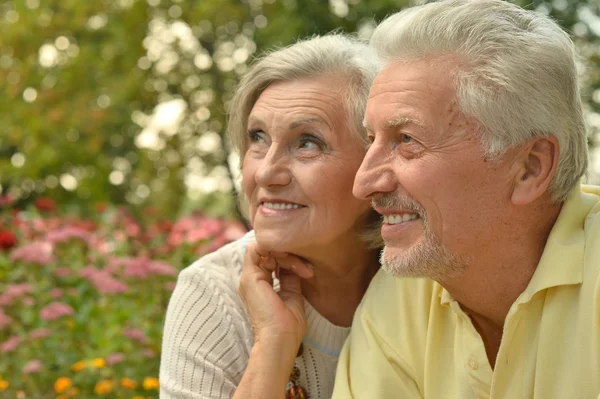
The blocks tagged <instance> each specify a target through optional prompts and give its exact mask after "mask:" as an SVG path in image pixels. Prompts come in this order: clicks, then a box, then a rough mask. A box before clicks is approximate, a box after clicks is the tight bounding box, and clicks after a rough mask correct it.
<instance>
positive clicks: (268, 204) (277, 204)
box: [262, 202, 300, 210]
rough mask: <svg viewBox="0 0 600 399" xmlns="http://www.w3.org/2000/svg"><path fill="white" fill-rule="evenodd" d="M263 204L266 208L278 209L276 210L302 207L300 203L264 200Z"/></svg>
mask: <svg viewBox="0 0 600 399" xmlns="http://www.w3.org/2000/svg"><path fill="white" fill-rule="evenodd" d="M262 206H264V207H265V208H268V209H276V210H283V209H298V208H300V205H298V204H283V203H281V202H263V203H262Z"/></svg>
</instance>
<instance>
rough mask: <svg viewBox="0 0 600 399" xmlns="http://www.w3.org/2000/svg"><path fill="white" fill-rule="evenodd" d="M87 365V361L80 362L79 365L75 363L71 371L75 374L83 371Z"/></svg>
mask: <svg viewBox="0 0 600 399" xmlns="http://www.w3.org/2000/svg"><path fill="white" fill-rule="evenodd" d="M86 365H87V362H86V361H85V360H80V361H78V362H77V363H74V364H73V366H71V370H73V371H74V372H78V371H81V370H83V369H84V368H85V366H86Z"/></svg>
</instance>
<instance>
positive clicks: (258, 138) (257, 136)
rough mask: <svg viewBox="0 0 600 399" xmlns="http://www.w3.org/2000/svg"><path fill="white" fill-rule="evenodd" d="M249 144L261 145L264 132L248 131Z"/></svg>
mask: <svg viewBox="0 0 600 399" xmlns="http://www.w3.org/2000/svg"><path fill="white" fill-rule="evenodd" d="M248 137H249V138H250V142H251V143H262V142H264V141H265V132H263V131H262V130H260V129H257V130H250V131H248Z"/></svg>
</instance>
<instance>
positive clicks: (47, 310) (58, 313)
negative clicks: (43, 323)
mask: <svg viewBox="0 0 600 399" xmlns="http://www.w3.org/2000/svg"><path fill="white" fill-rule="evenodd" d="M73 313H75V311H74V310H73V308H72V307H71V306H69V305H67V304H65V303H62V302H52V303H50V304H49V305H46V306H45V307H44V308H42V310H41V311H40V317H41V318H42V319H44V320H56V319H58V318H61V317H63V316H71V315H72V314H73Z"/></svg>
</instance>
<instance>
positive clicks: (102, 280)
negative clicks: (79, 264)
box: [79, 266, 129, 294]
mask: <svg viewBox="0 0 600 399" xmlns="http://www.w3.org/2000/svg"><path fill="white" fill-rule="evenodd" d="M79 275H80V276H81V277H83V278H85V279H87V280H88V281H89V282H90V283H92V285H93V286H94V287H95V288H96V289H97V290H98V292H100V293H101V294H120V293H123V292H127V291H128V290H129V287H128V286H127V284H125V283H122V282H121V281H119V280H117V279H116V278H114V277H113V276H112V274H110V272H109V271H108V270H105V269H96V268H95V267H93V266H86V267H84V268H83V269H81V270H80V272H79Z"/></svg>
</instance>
